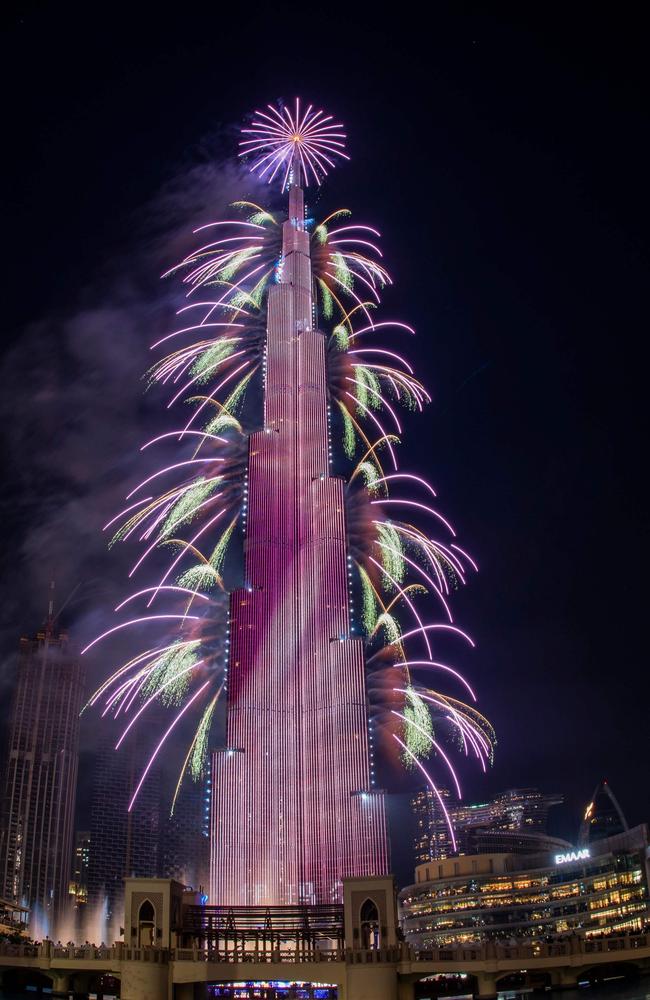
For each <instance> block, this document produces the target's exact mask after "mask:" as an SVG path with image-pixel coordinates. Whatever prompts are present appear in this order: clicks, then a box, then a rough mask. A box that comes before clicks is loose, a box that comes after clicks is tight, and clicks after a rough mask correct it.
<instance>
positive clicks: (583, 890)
mask: <svg viewBox="0 0 650 1000" xmlns="http://www.w3.org/2000/svg"><path fill="white" fill-rule="evenodd" d="M649 852H650V848H649V847H648V828H647V826H646V825H645V824H643V825H641V826H637V827H634V829H632V830H628V831H626V832H624V833H621V834H618V835H616V836H613V837H608V838H604V839H602V840H599V841H597V842H595V843H593V844H591V845H590V846H588V847H579V848H575V849H570V850H561V851H556V852H554V853H551V854H547V853H545V854H542V855H536V856H524V855H518V854H513V853H499V854H496V853H493V854H476V855H462V856H460V857H455V858H448V859H445V860H442V861H436V862H429V863H428V864H421V865H418V866H417V868H416V870H415V878H416V881H415V884H414V885H410V886H407V887H406V888H405V889H403V890H402V892H401V893H400V897H399V903H400V922H401V925H402V930H403V932H404V936H405V938H406V940H407V941H408V942H409V943H410V944H412V945H413V946H414V947H415V948H417V949H423V950H426V949H427V948H431V947H439V946H441V945H445V944H453V943H462V944H470V943H479V942H482V941H487V940H494V939H511V938H514V939H516V940H522V939H524V940H525V939H529V940H530V939H544V938H548V937H557V936H562V935H567V934H572V933H576V934H581V935H584V936H587V937H591V936H594V935H603V934H610V933H618V934H620V933H621V932H625V931H633V930H641V929H642V928H643V927H645V926H646V924H647V923H648V922H649V921H650V902H649V893H648V865H649V857H650V853H649Z"/></svg>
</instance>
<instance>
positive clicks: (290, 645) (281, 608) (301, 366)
mask: <svg viewBox="0 0 650 1000" xmlns="http://www.w3.org/2000/svg"><path fill="white" fill-rule="evenodd" d="M298 174H299V171H298V170H297V169H294V178H293V179H294V183H292V184H291V185H290V189H289V218H288V221H286V222H285V223H284V227H283V243H282V258H281V271H280V280H279V282H278V283H277V284H275V285H274V286H273V287H272V288H271V290H270V292H269V296H268V313H267V331H266V350H265V385H264V428H263V430H260V431H259V432H257V433H255V434H252V435H251V437H250V444H249V477H248V525H247V537H246V552H245V579H246V582H247V587H246V588H245V589H242V590H239V591H236V592H235V593H233V595H232V598H231V604H230V641H231V648H230V660H229V672H228V717H227V737H226V747H225V748H224V749H223V750H222V751H218V752H216V753H215V754H214V755H213V789H214V795H213V804H212V849H211V891H210V895H211V898H212V899H214V900H218V901H219V902H220V903H225V904H246V903H248V904H256V903H269V904H282V903H291V902H297V901H299V900H304V901H306V902H329V901H332V900H338V899H339V898H340V897H341V891H342V886H341V879H342V878H343V877H344V876H354V875H365V874H383V873H385V872H386V871H387V868H388V852H387V840H386V822H385V811H384V801H383V796H382V795H381V793H379V792H378V791H376V790H374V789H373V787H372V781H371V767H370V753H369V729H368V713H367V705H366V690H365V679H364V647H363V641H362V639H361V638H354V637H352V636H351V634H350V630H351V623H350V613H349V592H348V552H347V541H346V521H345V506H344V482H343V480H342V479H341V478H337V477H333V476H331V475H330V459H329V452H330V442H329V428H328V392H327V380H326V356H325V338H324V336H323V334H322V333H321V332H320V331H319V330H317V329H316V328H315V311H314V307H313V300H312V281H313V277H312V266H311V260H310V241H309V236H308V233H307V232H306V231H305V207H304V200H303V191H302V188H301V187H300V186H299V180H300V179H299V176H298Z"/></svg>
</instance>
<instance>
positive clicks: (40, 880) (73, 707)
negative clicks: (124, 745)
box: [0, 600, 83, 917]
mask: <svg viewBox="0 0 650 1000" xmlns="http://www.w3.org/2000/svg"><path fill="white" fill-rule="evenodd" d="M82 696H83V691H82V670H81V666H80V664H79V661H78V659H77V658H76V656H75V655H74V654H73V653H72V651H71V650H70V648H69V646H68V639H67V636H66V634H65V632H62V631H60V629H59V627H58V625H57V622H56V619H55V617H54V614H53V603H52V600H50V608H49V614H48V617H47V620H46V623H45V625H44V627H43V628H42V629H41V631H39V632H38V633H37V635H36V637H35V638H33V639H24V638H23V639H21V640H20V657H19V662H18V678H17V684H16V689H15V695H14V700H13V709H12V714H11V723H10V733H9V746H8V752H7V758H6V768H5V786H4V808H3V824H2V844H1V846H0V876H1V884H0V894H1V895H2V896H4V897H6V898H8V899H14V900H16V901H17V902H18V903H24V904H25V905H28V906H30V907H33V906H38V907H39V908H40V909H41V910H42V911H44V913H45V914H46V915H49V916H50V917H55V916H57V915H58V913H59V912H60V911H61V909H62V907H63V906H64V905H65V903H66V901H67V899H68V884H69V882H70V862H71V857H72V845H73V835H74V807H75V792H76V784H77V768H78V763H79V711H80V709H81V704H82Z"/></svg>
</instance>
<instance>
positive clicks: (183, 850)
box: [161, 777, 211, 891]
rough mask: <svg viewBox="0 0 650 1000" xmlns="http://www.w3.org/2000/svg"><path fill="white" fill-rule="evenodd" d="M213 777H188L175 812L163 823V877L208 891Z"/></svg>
mask: <svg viewBox="0 0 650 1000" xmlns="http://www.w3.org/2000/svg"><path fill="white" fill-rule="evenodd" d="M210 784H211V782H210V778H206V779H203V780H202V781H198V782H194V781H192V780H191V779H190V778H189V777H188V778H186V780H185V782H184V784H183V786H182V787H181V791H180V794H179V796H178V799H177V801H176V804H175V807H174V812H173V815H171V816H168V817H167V818H166V819H165V820H164V822H163V823H162V825H161V857H162V874H163V877H164V878H173V879H176V881H177V882H182V883H183V884H184V885H187V886H192V888H193V889H199V888H201V889H202V890H205V891H207V888H208V880H209V875H210Z"/></svg>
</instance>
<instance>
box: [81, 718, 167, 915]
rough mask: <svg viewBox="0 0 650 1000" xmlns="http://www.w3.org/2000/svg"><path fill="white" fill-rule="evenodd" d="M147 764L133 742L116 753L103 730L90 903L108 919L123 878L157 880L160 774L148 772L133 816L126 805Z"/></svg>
mask: <svg viewBox="0 0 650 1000" xmlns="http://www.w3.org/2000/svg"><path fill="white" fill-rule="evenodd" d="M146 763H147V754H146V751H145V748H143V747H142V746H141V744H140V743H139V742H138V741H136V740H132V741H131V743H130V744H129V746H128V747H126V748H125V750H124V752H123V753H116V752H115V734H114V733H113V732H111V731H110V728H109V727H103V728H102V730H101V744H100V747H99V751H98V755H97V763H96V768H95V774H96V778H95V784H94V791H93V797H92V802H91V813H90V861H89V865H88V901H89V903H91V904H94V905H98V904H99V905H104V904H105V905H106V909H107V912H108V916H109V918H110V917H111V916H112V915H113V913H114V912H115V911H116V907H118V906H119V905H120V902H121V899H122V894H123V889H124V886H123V880H124V878H125V877H131V876H135V877H142V878H155V877H157V876H158V875H160V851H159V842H160V814H161V788H160V774H159V772H157V771H155V770H152V771H151V772H150V775H149V779H148V781H146V782H145V783H144V785H143V787H142V790H141V793H140V795H139V796H138V798H137V801H136V802H135V804H134V806H133V808H132V810H131V811H130V812H129V802H130V801H131V798H132V796H133V792H134V790H135V788H136V785H137V783H138V781H139V779H140V776H141V774H142V771H143V769H144V767H145V766H146Z"/></svg>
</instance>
